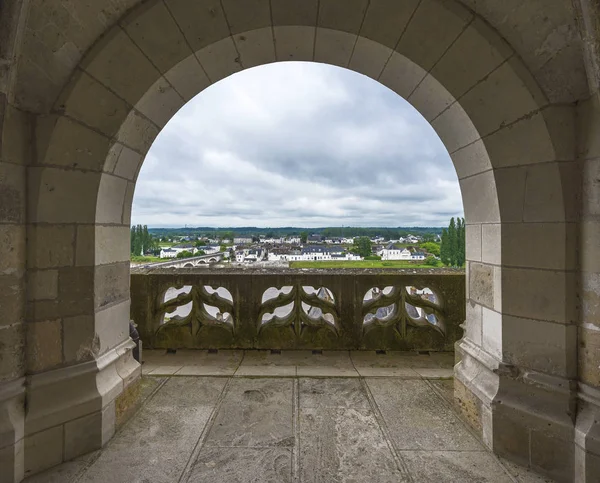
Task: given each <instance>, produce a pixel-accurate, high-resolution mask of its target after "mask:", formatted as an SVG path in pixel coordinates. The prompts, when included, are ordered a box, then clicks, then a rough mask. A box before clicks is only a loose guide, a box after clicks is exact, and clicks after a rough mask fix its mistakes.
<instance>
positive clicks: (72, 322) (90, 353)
mask: <svg viewBox="0 0 600 483" xmlns="http://www.w3.org/2000/svg"><path fill="white" fill-rule="evenodd" d="M99 354H100V341H99V339H98V337H97V336H96V331H95V325H94V316H92V315H79V316H76V317H65V318H64V319H63V356H64V361H65V363H66V364H74V363H80V362H86V361H90V360H93V359H94V358H95V357H97V356H98V355H99Z"/></svg>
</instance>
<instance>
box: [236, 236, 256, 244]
mask: <svg viewBox="0 0 600 483" xmlns="http://www.w3.org/2000/svg"><path fill="white" fill-rule="evenodd" d="M249 243H252V237H247V236H245V237H244V236H240V237H235V238H234V239H233V244H234V245H247V244H249Z"/></svg>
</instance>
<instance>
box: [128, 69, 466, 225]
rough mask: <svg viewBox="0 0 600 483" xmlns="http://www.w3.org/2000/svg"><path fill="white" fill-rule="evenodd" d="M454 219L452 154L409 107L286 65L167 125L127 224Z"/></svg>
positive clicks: (391, 96)
mask: <svg viewBox="0 0 600 483" xmlns="http://www.w3.org/2000/svg"><path fill="white" fill-rule="evenodd" d="M462 211H463V210H462V201H461V198H460V190H459V186H458V180H457V178H456V173H455V171H454V168H453V166H452V162H451V160H450V157H449V156H448V153H447V152H446V150H445V148H444V146H443V144H442V143H441V141H440V139H439V138H438V137H437V135H436V134H435V132H434V131H433V129H432V128H431V126H430V125H429V124H428V123H427V121H425V120H424V119H423V118H422V117H421V116H420V114H418V113H417V112H416V111H415V110H414V109H413V108H412V107H411V106H410V105H409V104H408V103H407V102H406V101H404V100H403V99H402V98H400V97H399V96H397V95H396V94H395V93H393V92H391V91H390V90H389V89H387V88H386V87H384V86H382V85H380V84H378V83H377V82H375V81H373V80H371V79H369V78H367V77H364V76H362V75H360V74H356V73H354V72H351V71H348V70H344V69H341V68H337V67H332V66H328V65H323V64H312V63H300V62H294V63H289V62H288V63H279V64H271V65H267V66H262V67H258V68H255V69H249V70H246V71H243V72H241V73H238V74H235V75H233V76H231V77H229V78H227V79H224V80H223V81H221V82H218V83H217V84H215V85H213V86H211V87H209V88H208V89H207V90H206V91H204V92H203V93H201V94H199V95H198V96H197V97H196V98H194V99H193V100H192V101H190V102H189V103H188V104H187V105H186V106H184V107H183V108H182V109H181V110H180V111H179V112H178V113H177V115H176V116H175V117H173V119H172V120H171V121H170V122H169V123H168V124H167V126H166V127H165V128H164V129H163V131H162V132H161V133H160V135H159V136H158V138H157V139H156V141H155V143H154V145H153V146H152V148H151V150H150V151H149V153H148V155H147V157H146V160H145V161H144V166H143V167H142V170H141V173H140V176H139V179H138V182H137V187H136V194H135V197H134V205H133V217H132V221H133V223H144V224H148V225H150V226H183V225H185V224H187V225H214V226H236V225H238V226H240V225H243V226H249V225H256V226H271V227H273V226H290V225H304V226H323V225H333V226H339V225H342V224H343V225H357V226H367V225H370V226H374V225H382V226H399V225H445V224H447V222H448V218H449V217H450V216H461V215H462Z"/></svg>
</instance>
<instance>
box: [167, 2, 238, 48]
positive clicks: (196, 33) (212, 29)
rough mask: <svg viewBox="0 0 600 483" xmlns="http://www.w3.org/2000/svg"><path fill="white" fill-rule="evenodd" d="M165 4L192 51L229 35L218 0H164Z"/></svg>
mask: <svg viewBox="0 0 600 483" xmlns="http://www.w3.org/2000/svg"><path fill="white" fill-rule="evenodd" d="M166 5H167V8H168V9H169V11H170V12H171V14H172V15H173V17H174V18H175V21H176V22H177V24H178V25H179V28H180V29H181V31H182V32H183V35H185V38H186V39H187V41H188V42H189V44H190V46H191V47H192V49H193V50H194V51H196V50H199V49H202V48H203V47H206V46H207V45H211V44H213V43H214V42H217V41H219V40H221V39H223V38H225V37H228V36H229V35H230V32H229V27H228V26H227V20H226V18H225V14H224V12H223V9H222V8H221V2H220V1H219V0H207V1H203V2H189V1H188V0H166Z"/></svg>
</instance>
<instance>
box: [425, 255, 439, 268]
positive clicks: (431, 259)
mask: <svg viewBox="0 0 600 483" xmlns="http://www.w3.org/2000/svg"><path fill="white" fill-rule="evenodd" d="M439 263H440V262H439V260H438V259H437V258H435V257H427V258H426V259H425V265H430V266H432V267H437V266H438V265H439Z"/></svg>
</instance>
